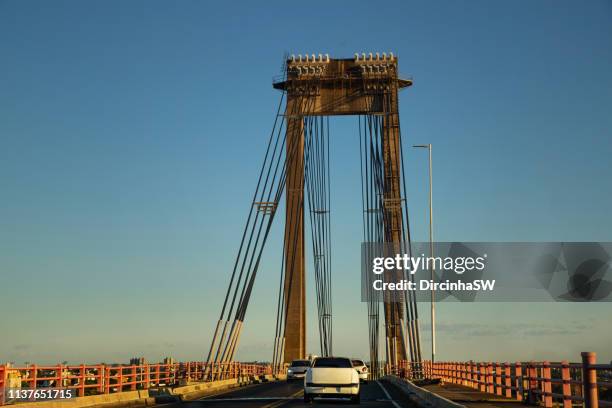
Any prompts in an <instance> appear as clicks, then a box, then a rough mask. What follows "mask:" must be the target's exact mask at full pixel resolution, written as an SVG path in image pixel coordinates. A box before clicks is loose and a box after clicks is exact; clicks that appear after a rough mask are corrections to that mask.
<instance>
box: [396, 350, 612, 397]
mask: <svg viewBox="0 0 612 408" xmlns="http://www.w3.org/2000/svg"><path fill="white" fill-rule="evenodd" d="M394 371H395V372H394V373H395V374H396V375H398V376H400V377H403V378H415V376H414V375H413V374H414V373H415V372H416V371H420V372H422V373H423V374H422V376H421V377H422V378H426V379H441V380H442V381H445V382H449V383H452V384H459V385H463V386H466V387H470V388H475V389H478V390H479V391H481V392H486V393H489V394H494V395H498V396H503V397H506V398H511V399H514V400H516V401H524V402H525V403H527V404H532V405H542V406H543V407H545V408H551V407H553V404H555V403H556V405H558V406H560V407H561V406H562V407H563V408H572V407H573V406H574V405H575V404H576V403H577V404H580V405H584V407H586V408H598V407H612V364H597V361H596V355H595V353H592V352H584V353H582V362H581V363H570V362H568V361H561V362H555V363H551V362H549V361H542V362H534V361H530V362H515V363H508V362H474V361H467V362H456V361H453V362H435V363H433V364H432V363H431V361H424V362H422V363H420V364H418V368H417V365H416V364H415V363H411V362H409V361H402V362H401V363H400V364H398V366H397V367H396V368H395V370H394ZM600 398H602V399H600Z"/></svg>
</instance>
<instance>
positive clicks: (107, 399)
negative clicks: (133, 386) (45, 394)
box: [14, 390, 151, 408]
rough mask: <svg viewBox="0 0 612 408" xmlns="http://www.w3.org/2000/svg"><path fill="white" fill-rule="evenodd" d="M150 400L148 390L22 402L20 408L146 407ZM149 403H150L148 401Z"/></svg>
mask: <svg viewBox="0 0 612 408" xmlns="http://www.w3.org/2000/svg"><path fill="white" fill-rule="evenodd" d="M148 400H151V398H150V397H149V391H148V390H140V391H126V392H117V393H114V394H100V395H89V396H87V397H77V398H70V399H62V400H51V401H38V402H22V403H17V404H15V405H14V406H16V407H17V406H18V407H20V408H82V407H91V406H94V405H115V404H116V405H122V406H123V405H147V401H148ZM150 402H151V401H150Z"/></svg>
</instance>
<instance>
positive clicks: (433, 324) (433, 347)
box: [412, 143, 436, 363]
mask: <svg viewBox="0 0 612 408" xmlns="http://www.w3.org/2000/svg"><path fill="white" fill-rule="evenodd" d="M412 147H416V148H423V149H427V150H428V151H429V253H430V256H431V257H432V258H433V257H434V250H433V195H432V190H433V178H432V172H431V143H429V144H426V145H414V146H412ZM435 267H436V263H435V262H432V265H431V280H432V281H433V280H434V277H435ZM435 359H436V293H435V291H434V289H433V286H432V289H431V362H432V363H433V362H434V361H435Z"/></svg>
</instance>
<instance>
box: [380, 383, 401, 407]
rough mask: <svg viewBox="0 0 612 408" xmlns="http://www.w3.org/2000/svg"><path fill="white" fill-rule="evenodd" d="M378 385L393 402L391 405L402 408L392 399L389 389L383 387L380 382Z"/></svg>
mask: <svg viewBox="0 0 612 408" xmlns="http://www.w3.org/2000/svg"><path fill="white" fill-rule="evenodd" d="M376 384H378V386H379V387H380V388H381V389H382V390H383V392H384V393H385V395H386V396H387V398H388V399H389V401H391V403H392V404H393V406H394V407H395V408H402V407H401V406H400V405H399V404H398V403H397V402H395V401H394V400H393V398H391V394H389V391H387V389H386V388H385V387H383V385H382V384H381V383H380V381H378V380H376Z"/></svg>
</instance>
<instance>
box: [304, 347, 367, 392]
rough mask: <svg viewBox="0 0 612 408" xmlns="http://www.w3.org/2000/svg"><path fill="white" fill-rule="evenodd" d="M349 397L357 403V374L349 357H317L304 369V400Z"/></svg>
mask: <svg viewBox="0 0 612 408" xmlns="http://www.w3.org/2000/svg"><path fill="white" fill-rule="evenodd" d="M317 397H320V398H325V397H334V398H350V399H351V402H353V403H354V404H359V402H360V398H359V374H357V370H355V368H354V367H353V363H352V362H351V359H350V358H345V357H318V358H316V359H315V360H314V361H313V362H312V364H311V366H310V368H309V369H308V370H307V371H306V377H305V378H304V402H306V403H308V402H310V401H311V400H312V399H313V398H317Z"/></svg>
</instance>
